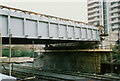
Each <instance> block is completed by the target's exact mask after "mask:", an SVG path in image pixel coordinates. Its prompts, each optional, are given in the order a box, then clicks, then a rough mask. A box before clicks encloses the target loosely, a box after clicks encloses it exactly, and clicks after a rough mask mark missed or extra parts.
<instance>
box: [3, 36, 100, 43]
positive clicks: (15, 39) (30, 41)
mask: <svg viewBox="0 0 120 81" xmlns="http://www.w3.org/2000/svg"><path fill="white" fill-rule="evenodd" d="M33 41H34V44H57V43H81V44H83V43H86V42H87V43H92V42H98V41H77V40H50V39H26V38H11V44H33ZM2 44H9V38H6V37H3V38H2Z"/></svg>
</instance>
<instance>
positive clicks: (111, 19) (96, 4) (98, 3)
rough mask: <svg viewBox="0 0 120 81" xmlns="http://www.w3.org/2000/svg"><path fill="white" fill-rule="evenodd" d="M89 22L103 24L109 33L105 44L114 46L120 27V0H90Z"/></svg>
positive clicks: (106, 32)
mask: <svg viewBox="0 0 120 81" xmlns="http://www.w3.org/2000/svg"><path fill="white" fill-rule="evenodd" d="M87 4H88V23H90V24H94V25H98V24H99V25H101V26H103V27H104V28H105V34H106V35H108V36H107V37H105V40H104V41H103V46H106V48H109V47H110V45H112V46H114V45H115V42H116V41H117V40H118V28H119V27H120V0H88V3H87Z"/></svg>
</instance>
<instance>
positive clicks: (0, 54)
mask: <svg viewBox="0 0 120 81" xmlns="http://www.w3.org/2000/svg"><path fill="white" fill-rule="evenodd" d="M0 73H2V35H1V32H0Z"/></svg>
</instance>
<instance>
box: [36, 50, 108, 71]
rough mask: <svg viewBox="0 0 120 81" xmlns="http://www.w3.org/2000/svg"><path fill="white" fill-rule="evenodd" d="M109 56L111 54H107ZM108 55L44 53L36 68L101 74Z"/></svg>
mask: <svg viewBox="0 0 120 81" xmlns="http://www.w3.org/2000/svg"><path fill="white" fill-rule="evenodd" d="M106 54H108V55H109V53H106ZM106 54H101V53H92V52H91V53H88V52H77V53H76V52H71V53H70V52H66V53H65V52H64V53H44V54H43V56H42V57H40V58H38V59H37V60H36V63H35V65H36V67H42V69H45V70H57V71H73V72H88V73H94V72H97V73H99V72H100V69H101V68H100V67H101V66H100V64H101V62H103V61H106V60H107V59H106V58H107V57H106Z"/></svg>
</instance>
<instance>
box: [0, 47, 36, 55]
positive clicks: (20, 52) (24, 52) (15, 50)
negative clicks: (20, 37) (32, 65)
mask: <svg viewBox="0 0 120 81" xmlns="http://www.w3.org/2000/svg"><path fill="white" fill-rule="evenodd" d="M36 55H37V54H35V56H36ZM2 56H3V57H9V48H3V49H2ZM11 56H12V57H33V51H32V50H31V49H26V48H23V47H22V48H19V47H14V48H13V49H12V52H11Z"/></svg>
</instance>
